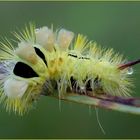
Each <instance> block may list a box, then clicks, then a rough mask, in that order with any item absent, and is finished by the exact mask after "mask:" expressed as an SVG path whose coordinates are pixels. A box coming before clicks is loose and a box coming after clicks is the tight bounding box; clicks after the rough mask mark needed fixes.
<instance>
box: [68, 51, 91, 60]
mask: <svg viewBox="0 0 140 140" xmlns="http://www.w3.org/2000/svg"><path fill="white" fill-rule="evenodd" d="M68 56H71V57H74V58H78V59H87V60H89V59H90V58H88V57H84V56H81V57H78V56H77V55H74V54H70V53H69V54H68Z"/></svg>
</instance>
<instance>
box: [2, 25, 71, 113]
mask: <svg viewBox="0 0 140 140" xmlns="http://www.w3.org/2000/svg"><path fill="white" fill-rule="evenodd" d="M14 35H15V36H16V38H17V39H18V40H19V41H18V45H17V47H13V45H12V44H11V43H10V42H9V40H7V39H6V40H5V43H3V42H1V43H0V44H1V47H0V50H1V51H0V60H1V63H0V87H1V88H0V96H1V97H0V102H2V103H4V106H5V107H6V109H7V110H8V111H11V110H13V111H14V112H17V113H19V114H21V115H22V114H23V113H25V112H26V111H28V110H29V108H30V107H31V106H32V103H33V101H36V99H38V97H39V96H40V95H41V93H42V88H43V86H44V84H45V83H46V81H47V79H49V74H48V62H47V57H48V56H47V54H48V53H51V52H52V51H55V47H56V46H60V45H61V46H62V47H61V48H60V49H61V50H66V49H67V48H68V47H69V45H70V42H71V40H72V38H73V33H72V32H70V31H67V30H65V29H61V30H60V31H59V32H57V33H54V32H53V30H52V29H49V28H48V27H43V28H40V29H35V27H34V26H33V25H32V24H30V26H29V28H25V30H24V31H23V32H20V33H14Z"/></svg>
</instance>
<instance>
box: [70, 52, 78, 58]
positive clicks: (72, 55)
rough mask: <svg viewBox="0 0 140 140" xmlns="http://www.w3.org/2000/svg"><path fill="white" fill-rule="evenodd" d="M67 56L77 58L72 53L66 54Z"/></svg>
mask: <svg viewBox="0 0 140 140" xmlns="http://www.w3.org/2000/svg"><path fill="white" fill-rule="evenodd" d="M68 56H71V57H75V58H77V55H74V54H70V53H69V54H68Z"/></svg>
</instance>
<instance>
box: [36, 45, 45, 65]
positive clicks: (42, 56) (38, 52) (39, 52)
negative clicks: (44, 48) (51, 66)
mask: <svg viewBox="0 0 140 140" xmlns="http://www.w3.org/2000/svg"><path fill="white" fill-rule="evenodd" d="M34 49H35V52H36V54H37V55H38V56H39V57H40V58H41V59H42V60H43V61H44V63H45V64H46V66H47V61H46V59H45V55H44V54H43V53H42V52H41V51H40V49H38V48H36V47H34Z"/></svg>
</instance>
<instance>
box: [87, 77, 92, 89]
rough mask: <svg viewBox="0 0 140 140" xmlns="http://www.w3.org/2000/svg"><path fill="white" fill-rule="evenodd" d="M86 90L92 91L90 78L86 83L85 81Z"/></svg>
mask: <svg viewBox="0 0 140 140" xmlns="http://www.w3.org/2000/svg"><path fill="white" fill-rule="evenodd" d="M86 90H88V91H92V88H91V80H88V81H87V83H86Z"/></svg>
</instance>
